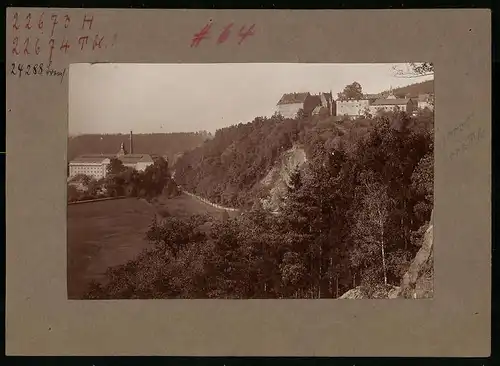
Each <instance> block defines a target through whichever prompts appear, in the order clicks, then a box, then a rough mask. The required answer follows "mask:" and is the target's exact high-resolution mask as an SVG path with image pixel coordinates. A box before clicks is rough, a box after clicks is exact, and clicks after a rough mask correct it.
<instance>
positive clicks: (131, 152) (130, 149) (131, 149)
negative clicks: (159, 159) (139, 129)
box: [129, 131, 134, 154]
mask: <svg viewBox="0 0 500 366" xmlns="http://www.w3.org/2000/svg"><path fill="white" fill-rule="evenodd" d="M129 151H130V152H129V154H133V153H134V150H133V144H132V131H130V148H129Z"/></svg>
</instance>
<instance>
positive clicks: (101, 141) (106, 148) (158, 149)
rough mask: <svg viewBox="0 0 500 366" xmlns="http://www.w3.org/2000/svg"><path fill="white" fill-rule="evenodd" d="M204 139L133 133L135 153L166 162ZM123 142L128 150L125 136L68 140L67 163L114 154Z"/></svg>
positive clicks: (198, 135) (194, 135)
mask: <svg viewBox="0 0 500 366" xmlns="http://www.w3.org/2000/svg"><path fill="white" fill-rule="evenodd" d="M206 138H207V136H206V135H205V134H203V133H194V132H192V133H191V132H190V133H153V134H134V135H133V149H134V152H135V153H143V154H151V155H159V156H167V157H168V158H169V160H171V159H173V158H174V157H175V155H176V154H178V153H182V152H185V151H188V150H190V149H193V148H195V147H197V146H200V145H201V144H202V143H203V142H204V141H205V140H206ZM121 143H124V144H125V147H126V148H127V149H129V135H127V134H106V135H99V134H89V135H78V136H74V137H68V160H72V159H74V158H75V157H76V156H78V155H83V154H101V153H102V154H115V153H117V152H118V150H119V149H120V144H121Z"/></svg>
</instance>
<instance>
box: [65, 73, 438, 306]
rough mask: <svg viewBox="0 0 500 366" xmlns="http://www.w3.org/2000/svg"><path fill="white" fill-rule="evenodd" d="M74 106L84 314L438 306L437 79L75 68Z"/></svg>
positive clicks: (76, 240)
mask: <svg viewBox="0 0 500 366" xmlns="http://www.w3.org/2000/svg"><path fill="white" fill-rule="evenodd" d="M242 75H244V77H243V76H242ZM263 85H265V86H266V87H265V88H263V87H262V86H263ZM69 95H70V98H69V124H68V132H69V139H68V155H67V156H68V194H67V199H68V211H67V212H68V224H67V228H68V239H67V247H68V264H69V265H68V268H67V269H68V297H69V298H70V299H381V298H387V299H398V298H400V299H403V298H409V299H417V298H432V297H433V274H434V267H433V247H432V245H433V242H432V224H431V222H430V221H431V212H432V209H433V205H434V198H433V188H434V150H433V149H434V145H433V140H434V133H433V131H434V113H433V110H434V99H433V96H434V73H433V65H432V63H401V64H382V63H381V64H334V63H332V64H283V63H240V64H223V63H219V64H98V65H91V64H72V65H71V66H70V84H69ZM165 100H167V101H168V103H165V102H164V101H165ZM242 102H243V103H242ZM127 131H130V132H129V133H127Z"/></svg>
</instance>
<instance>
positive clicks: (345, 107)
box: [336, 99, 370, 117]
mask: <svg viewBox="0 0 500 366" xmlns="http://www.w3.org/2000/svg"><path fill="white" fill-rule="evenodd" d="M336 105H337V116H347V117H357V116H362V115H364V114H365V113H368V112H369V109H370V100H369V99H357V100H354V99H350V100H337V102H336Z"/></svg>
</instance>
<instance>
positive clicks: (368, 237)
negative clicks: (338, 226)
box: [351, 174, 393, 285]
mask: <svg viewBox="0 0 500 366" xmlns="http://www.w3.org/2000/svg"><path fill="white" fill-rule="evenodd" d="M362 179H363V183H362V185H361V186H360V187H359V189H358V194H360V195H361V196H362V198H361V200H360V202H359V206H358V210H357V213H356V215H355V216H356V218H355V226H354V228H353V232H352V236H353V239H354V243H355V246H356V248H355V250H354V251H353V253H352V256H351V259H352V262H353V264H354V265H355V266H356V267H361V268H363V270H364V271H365V273H364V274H365V278H364V279H365V280H367V281H368V282H369V283H376V282H377V277H378V271H377V268H382V276H383V283H384V285H387V283H388V282H387V263H386V259H387V258H386V250H387V235H388V232H387V230H388V228H387V225H388V219H389V213H390V211H391V209H392V207H393V202H392V200H391V198H390V197H389V195H388V194H387V188H386V187H385V186H384V185H383V184H382V183H381V182H380V181H379V180H378V179H376V177H375V176H374V175H373V174H367V175H365V176H364V177H363V178H362ZM377 257H378V258H380V260H377ZM380 266H381V267H380Z"/></svg>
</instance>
